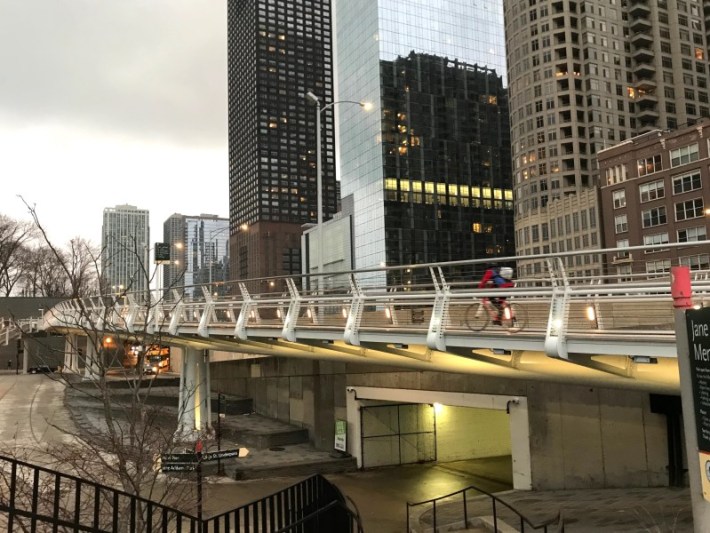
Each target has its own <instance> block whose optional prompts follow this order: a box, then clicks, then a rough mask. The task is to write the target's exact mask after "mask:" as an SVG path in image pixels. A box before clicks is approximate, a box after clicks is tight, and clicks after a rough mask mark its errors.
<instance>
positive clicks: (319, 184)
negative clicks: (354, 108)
mask: <svg viewBox="0 0 710 533" xmlns="http://www.w3.org/2000/svg"><path fill="white" fill-rule="evenodd" d="M306 98H308V99H309V100H311V101H312V102H313V103H314V104H315V105H316V193H317V201H316V208H317V209H318V213H317V216H316V226H317V227H318V231H317V232H316V234H317V235H318V294H319V295H322V294H323V284H324V276H323V167H322V154H321V149H322V148H321V131H320V130H321V119H320V117H321V114H322V113H323V112H324V111H325V110H326V109H329V108H331V107H333V106H334V105H335V104H356V105H359V106H360V107H362V108H364V109H365V110H369V109H370V107H371V105H370V104H368V103H366V102H356V101H354V100H338V101H337V102H331V103H329V104H326V105H324V106H323V107H321V103H320V98H318V97H317V96H316V95H315V94H313V93H312V92H311V91H308V92H307V93H306ZM310 264H311V262H310V261H309V262H308V265H309V266H310Z"/></svg>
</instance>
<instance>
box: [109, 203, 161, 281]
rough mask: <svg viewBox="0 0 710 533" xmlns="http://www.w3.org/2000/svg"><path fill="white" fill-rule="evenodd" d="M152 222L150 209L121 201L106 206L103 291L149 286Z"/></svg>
mask: <svg viewBox="0 0 710 533" xmlns="http://www.w3.org/2000/svg"><path fill="white" fill-rule="evenodd" d="M149 243H150V226H149V213H148V210H147V209H139V208H137V207H136V206H133V205H117V206H116V207H107V208H105V209H104V214H103V226H102V228H101V283H102V292H104V293H106V292H111V293H113V294H120V293H124V292H138V291H145V290H148V289H149V280H150V279H151V275H152V272H151V264H150V244H149Z"/></svg>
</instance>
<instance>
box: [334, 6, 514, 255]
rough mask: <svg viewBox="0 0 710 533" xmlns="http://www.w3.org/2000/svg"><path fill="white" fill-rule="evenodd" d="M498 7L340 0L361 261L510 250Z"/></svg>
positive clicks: (349, 180)
mask: <svg viewBox="0 0 710 533" xmlns="http://www.w3.org/2000/svg"><path fill="white" fill-rule="evenodd" d="M502 15H503V14H502V10H501V7H500V6H497V5H496V4H495V3H493V4H491V3H488V4H484V5H483V6H482V7H481V9H477V10H472V9H471V4H470V2H463V1H456V0H450V1H444V2H438V3H437V4H436V5H433V4H432V5H429V4H426V3H422V2H418V1H412V0H407V1H394V0H379V1H377V2H375V1H362V0H355V1H353V0H342V1H340V0H336V2H335V17H334V19H335V27H336V28H335V30H336V35H337V42H336V44H335V49H336V52H337V53H336V58H337V59H336V86H337V96H336V100H348V101H363V100H364V101H368V102H371V103H372V104H373V111H371V112H367V113H365V112H363V111H362V110H361V109H358V108H356V107H355V106H339V108H338V109H339V110H338V127H337V135H338V149H339V162H340V179H341V188H342V194H343V197H346V196H348V195H352V196H353V198H354V222H353V232H354V243H355V267H356V268H367V267H373V266H378V265H380V264H385V263H386V264H388V265H391V264H411V263H424V262H434V261H450V260H456V259H464V258H466V259H468V258H472V257H485V256H498V255H505V254H507V253H510V254H512V252H513V232H512V229H513V228H512V199H513V198H512V189H511V168H510V162H509V161H510V151H509V150H510V148H509V126H508V121H509V119H508V105H507V93H506V91H505V88H504V77H503V75H504V73H505V56H504V44H505V43H504V37H503V16H502Z"/></svg>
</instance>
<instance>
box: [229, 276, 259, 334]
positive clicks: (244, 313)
mask: <svg viewBox="0 0 710 533" xmlns="http://www.w3.org/2000/svg"><path fill="white" fill-rule="evenodd" d="M239 290H240V291H241V293H242V300H243V302H242V308H241V309H240V310H239V318H237V324H236V325H235V326H234V336H235V337H236V338H237V339H241V340H243V341H245V340H247V323H248V322H249V316H250V315H251V313H252V312H254V313H257V315H256V316H258V311H256V302H255V301H254V298H252V297H251V294H249V291H248V290H247V286H246V285H245V284H244V283H240V284H239Z"/></svg>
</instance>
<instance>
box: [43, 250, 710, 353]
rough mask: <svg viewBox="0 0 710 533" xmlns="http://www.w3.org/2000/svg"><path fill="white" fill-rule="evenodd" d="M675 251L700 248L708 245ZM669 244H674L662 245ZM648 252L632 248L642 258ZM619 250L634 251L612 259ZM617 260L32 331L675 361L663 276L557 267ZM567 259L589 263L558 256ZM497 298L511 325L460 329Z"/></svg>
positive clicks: (280, 286)
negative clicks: (511, 307) (487, 282)
mask: <svg viewBox="0 0 710 533" xmlns="http://www.w3.org/2000/svg"><path fill="white" fill-rule="evenodd" d="M682 246H683V247H685V248H687V247H689V246H694V247H695V248H700V249H701V250H703V251H705V253H707V251H708V250H710V247H709V243H708V242H702V243H693V244H692V245H689V244H684V245H682ZM669 247H670V248H673V247H678V248H680V247H681V245H664V246H663V248H664V249H665V248H669ZM656 248H658V247H646V248H643V247H639V249H640V250H643V251H651V252H653V251H654V250H655V249H656ZM628 250H632V251H633V250H636V249H635V248H630V249H627V250H624V252H627V251H628ZM619 253H620V251H619V250H593V251H587V252H584V253H566V254H556V255H548V256H530V257H512V258H501V259H499V260H498V263H499V264H501V265H503V264H511V265H513V266H516V265H518V264H520V263H521V262H524V261H528V262H530V261H537V262H539V263H542V265H544V270H542V269H541V271H540V274H539V275H535V276H527V277H519V278H518V279H517V280H516V286H515V287H514V288H510V289H478V288H477V285H478V281H479V280H480V278H481V277H482V275H483V272H484V271H485V268H486V266H487V264H488V262H489V261H481V260H472V261H460V262H455V263H442V264H429V265H408V266H397V267H383V268H379V269H370V270H360V271H352V272H338V273H332V274H325V275H324V276H323V277H324V283H323V286H324V290H323V291H322V293H319V292H318V290H317V289H316V287H318V286H319V284H318V283H317V281H316V278H317V276H299V277H279V278H264V279H252V280H244V281H238V282H234V283H226V284H225V283H219V284H216V283H213V284H210V285H203V286H193V287H173V288H170V289H169V290H154V291H152V292H150V293H126V294H120V295H108V296H97V297H94V298H85V299H81V300H72V301H67V302H64V303H62V304H60V305H58V306H56V307H54V308H53V309H51V310H50V311H48V312H47V313H45V315H44V320H43V323H42V324H41V325H40V328H42V329H54V330H58V331H62V330H71V329H82V328H92V329H100V330H105V331H112V332H116V333H119V334H125V335H133V336H137V337H139V336H151V335H152V336H157V335H164V336H173V337H185V336H189V337H197V338H204V339H211V340H219V339H229V340H230V342H231V343H232V344H231V345H232V346H234V342H235V341H236V342H237V343H238V342H239V341H249V340H254V339H269V340H274V339H281V340H283V341H288V342H311V341H313V340H320V341H343V342H344V343H345V344H346V345H351V346H360V345H362V344H366V343H372V342H376V343H389V344H397V345H399V344H421V345H426V346H427V347H428V348H429V349H432V350H440V351H446V350H448V349H451V348H458V347H464V348H472V347H479V346H486V347H491V348H496V347H508V348H514V349H515V348H517V349H537V350H543V351H544V352H545V353H547V355H549V356H551V357H558V358H563V359H564V358H567V357H568V354H569V353H572V352H582V353H619V354H628V353H631V352H633V353H638V354H645V353H652V354H654V355H658V356H666V357H675V332H674V315H673V305H672V298H671V282H670V274H669V273H660V274H652V275H651V274H647V273H645V272H642V273H632V274H630V273H624V274H623V275H619V274H616V273H606V274H603V275H601V274H597V275H587V276H580V275H575V276H574V277H572V276H570V275H569V274H568V271H567V268H566V267H565V263H574V264H580V263H581V264H585V263H587V264H592V265H593V264H594V262H595V260H599V258H601V259H602V260H603V259H604V258H605V257H618V255H619ZM692 253H696V254H697V253H699V252H697V251H693V252H692ZM636 255H637V256H643V255H644V254H643V253H640V254H636ZM577 256H587V257H590V258H591V260H586V259H583V260H581V261H576V260H575V261H570V260H569V259H568V258H569V257H577ZM640 267H641V268H637V270H642V267H643V265H640ZM609 269H613V266H609V267H608V268H606V270H609ZM692 277H693V293H694V301H695V303H696V304H697V305H703V304H704V303H705V302H710V280H709V279H708V272H707V271H705V270H702V271H694V272H693V276H692ZM503 295H504V296H506V298H507V301H508V302H510V303H514V304H516V306H517V308H518V309H519V310H520V313H521V315H523V316H521V317H519V318H520V322H521V323H522V324H521V328H519V329H520V330H519V331H517V330H516V331H514V332H513V331H511V330H507V329H505V328H501V327H495V326H489V327H486V328H485V329H483V330H482V331H472V328H471V327H470V320H469V319H470V316H471V315H470V310H469V308H470V306H471V305H472V304H477V303H478V302H480V301H481V299H482V298H491V297H501V296H503ZM227 349H228V348H227ZM242 349H243V348H242ZM604 350H606V351H604Z"/></svg>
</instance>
